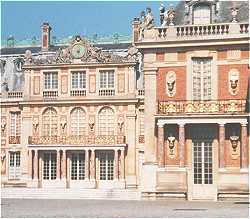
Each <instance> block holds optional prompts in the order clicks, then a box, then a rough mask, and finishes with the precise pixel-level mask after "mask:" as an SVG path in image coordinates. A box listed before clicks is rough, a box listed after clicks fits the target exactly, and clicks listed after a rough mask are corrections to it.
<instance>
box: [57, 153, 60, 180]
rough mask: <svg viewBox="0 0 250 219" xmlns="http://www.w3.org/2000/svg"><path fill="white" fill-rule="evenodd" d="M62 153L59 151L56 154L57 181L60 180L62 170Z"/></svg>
mask: <svg viewBox="0 0 250 219" xmlns="http://www.w3.org/2000/svg"><path fill="white" fill-rule="evenodd" d="M60 160H61V159H60V151H59V150H58V151H57V153H56V179H57V180H59V179H60V169H61V167H60V166H61V165H60Z"/></svg>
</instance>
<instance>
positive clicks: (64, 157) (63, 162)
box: [61, 150, 67, 179]
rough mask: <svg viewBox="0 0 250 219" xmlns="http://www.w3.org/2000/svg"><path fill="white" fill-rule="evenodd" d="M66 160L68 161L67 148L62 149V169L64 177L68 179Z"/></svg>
mask: <svg viewBox="0 0 250 219" xmlns="http://www.w3.org/2000/svg"><path fill="white" fill-rule="evenodd" d="M66 162H67V160H66V151H65V150H63V151H62V162H61V163H62V168H61V171H62V178H63V179H66V172H67V170H66V166H67V165H66Z"/></svg>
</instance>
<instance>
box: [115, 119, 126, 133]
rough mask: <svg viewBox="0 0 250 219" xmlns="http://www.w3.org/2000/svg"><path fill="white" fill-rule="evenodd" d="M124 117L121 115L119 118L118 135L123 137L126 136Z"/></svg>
mask: <svg viewBox="0 0 250 219" xmlns="http://www.w3.org/2000/svg"><path fill="white" fill-rule="evenodd" d="M124 122H125V121H124V115H119V116H118V121H117V124H118V135H123V134H124V127H125V126H124Z"/></svg>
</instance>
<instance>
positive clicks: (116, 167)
mask: <svg viewBox="0 0 250 219" xmlns="http://www.w3.org/2000/svg"><path fill="white" fill-rule="evenodd" d="M114 152H115V156H114V164H115V165H114V166H115V168H114V172H115V174H114V175H115V180H118V178H119V157H118V150H117V149H115V150H114Z"/></svg>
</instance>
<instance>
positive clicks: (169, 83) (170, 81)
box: [166, 71, 176, 97]
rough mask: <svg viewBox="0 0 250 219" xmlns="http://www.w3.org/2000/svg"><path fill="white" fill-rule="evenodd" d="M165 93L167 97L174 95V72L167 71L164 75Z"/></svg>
mask: <svg viewBox="0 0 250 219" xmlns="http://www.w3.org/2000/svg"><path fill="white" fill-rule="evenodd" d="M166 92H167V95H168V96H169V97H173V96H174V95H175V94H176V74H175V72H174V71H169V72H168V73H167V74H166Z"/></svg>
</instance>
